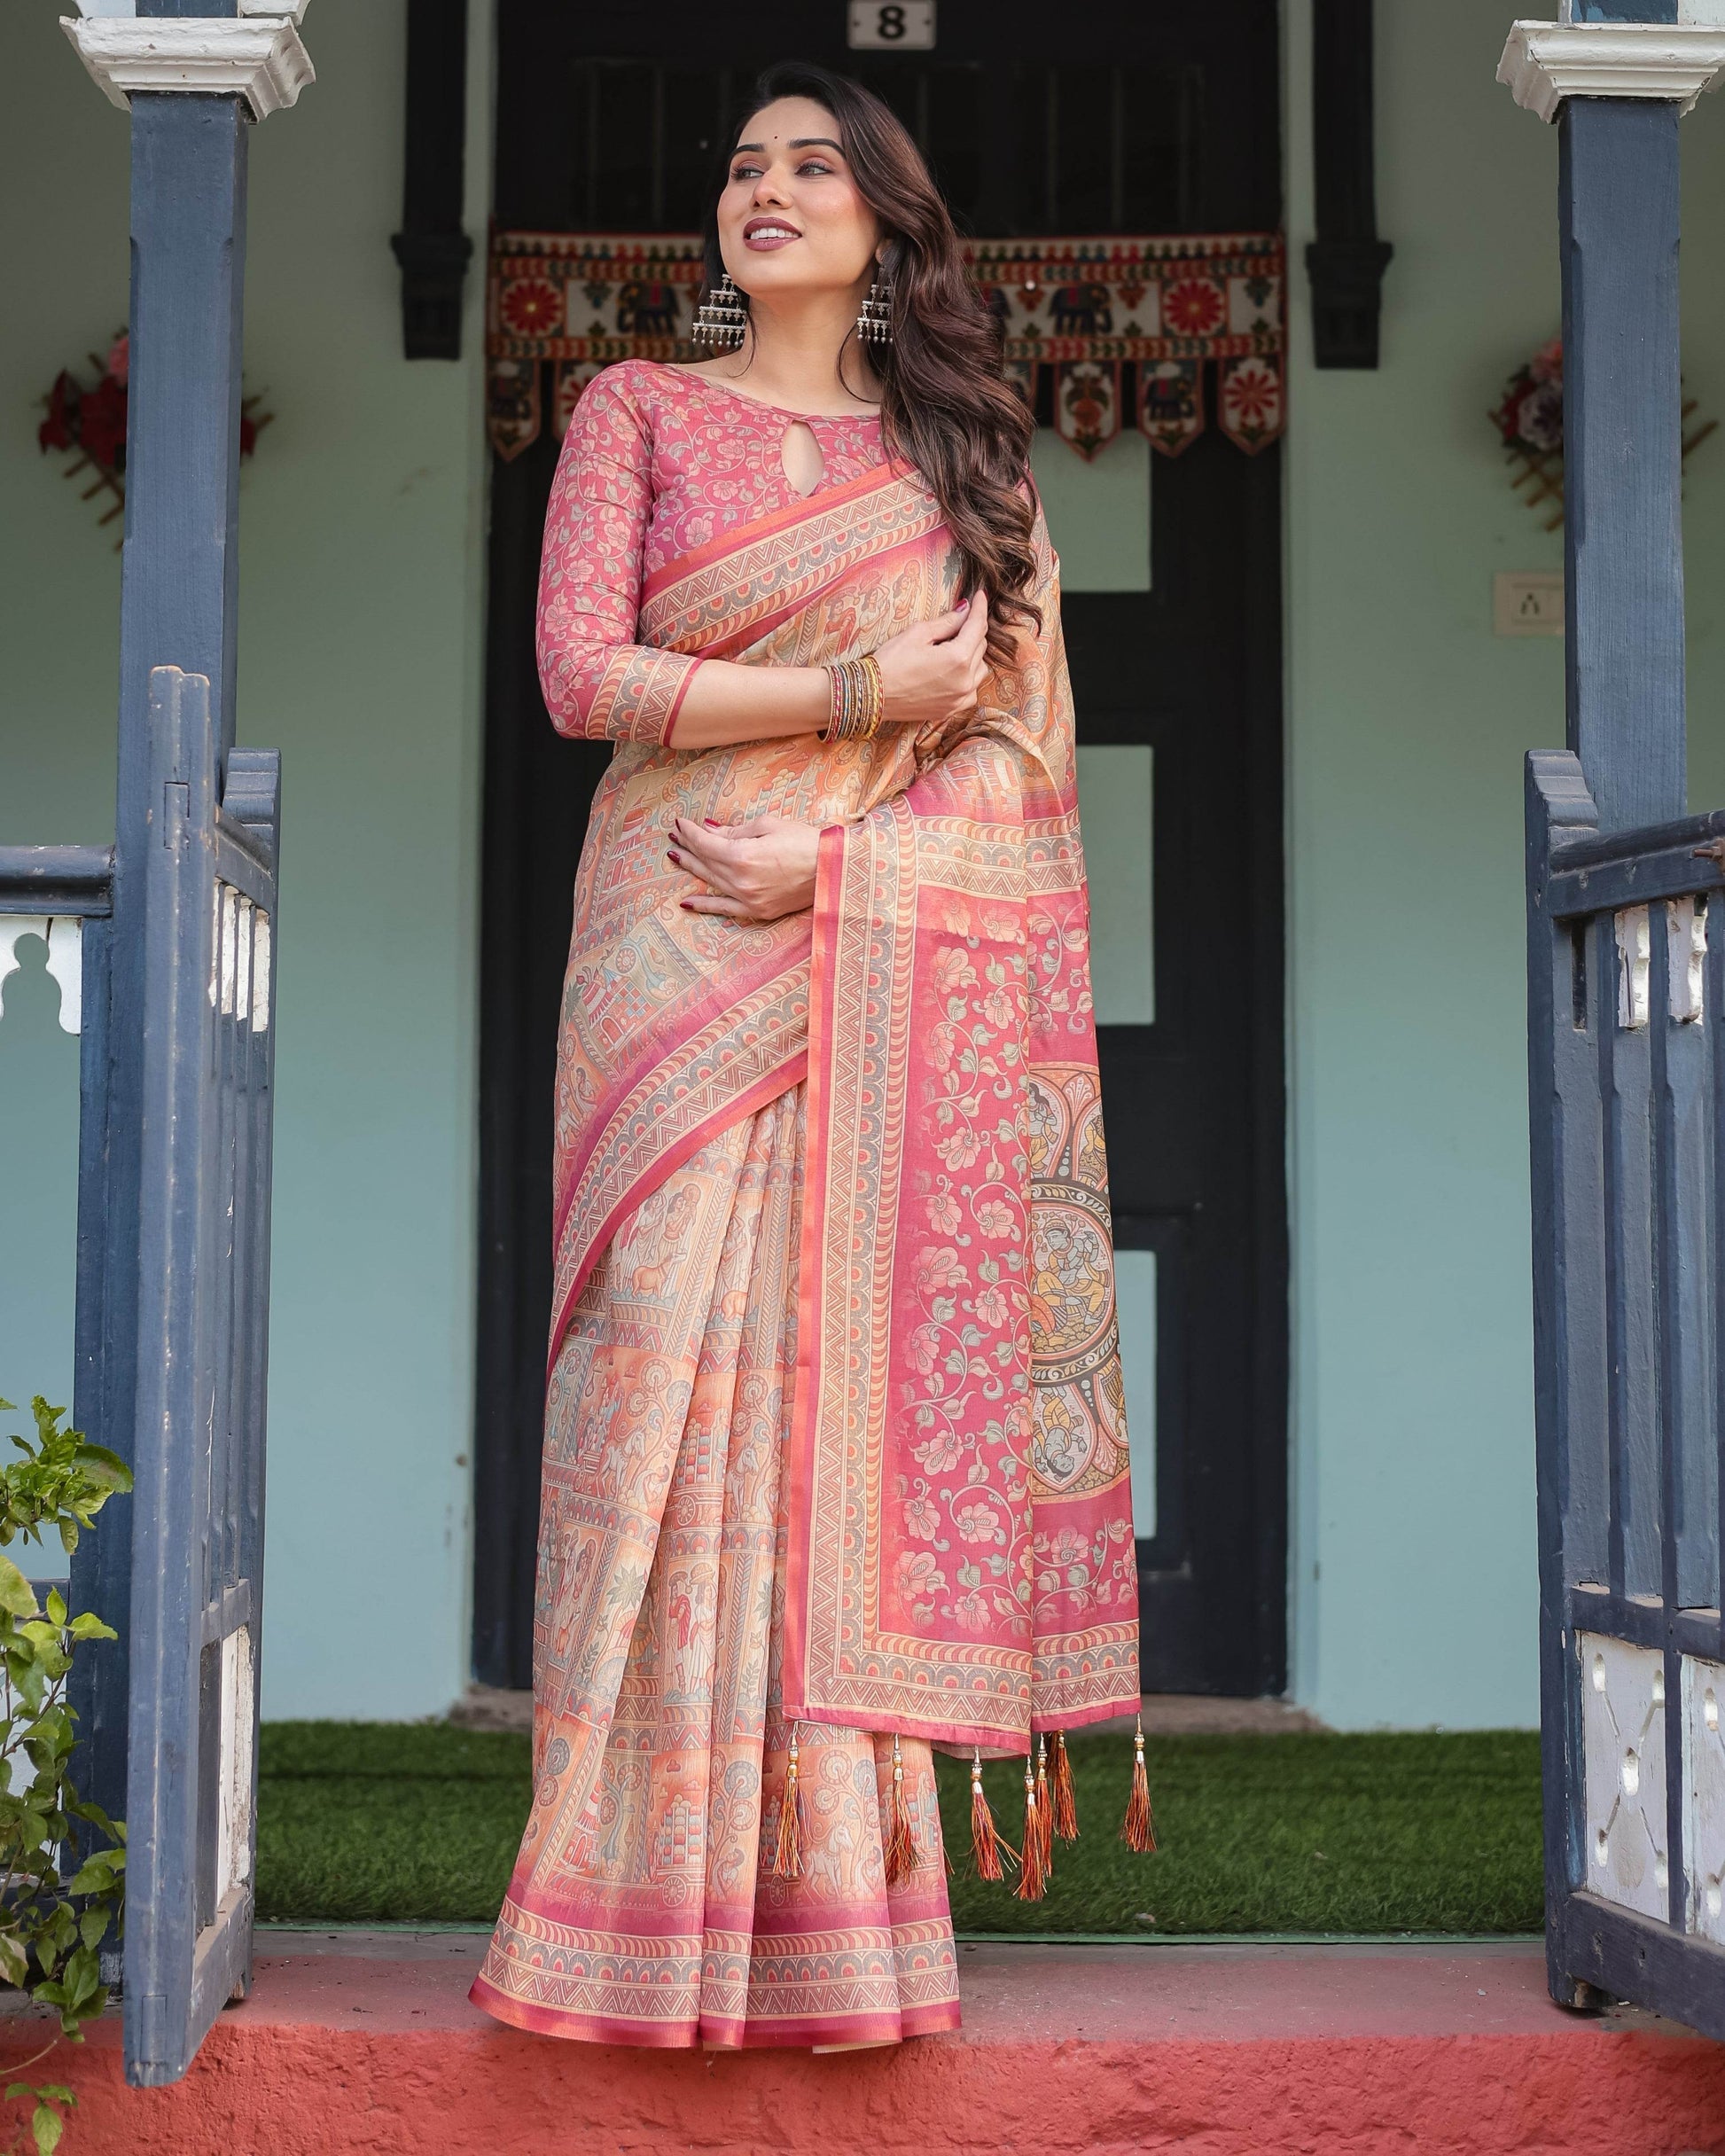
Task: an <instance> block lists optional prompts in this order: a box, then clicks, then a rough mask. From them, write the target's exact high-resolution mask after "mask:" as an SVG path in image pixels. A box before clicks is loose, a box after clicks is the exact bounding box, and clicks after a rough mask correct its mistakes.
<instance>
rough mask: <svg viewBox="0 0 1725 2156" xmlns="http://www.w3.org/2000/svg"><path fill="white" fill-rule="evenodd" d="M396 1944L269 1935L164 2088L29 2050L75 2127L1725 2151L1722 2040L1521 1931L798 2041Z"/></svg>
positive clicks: (391, 2144) (1186, 1963)
mask: <svg viewBox="0 0 1725 2156" xmlns="http://www.w3.org/2000/svg"><path fill="white" fill-rule="evenodd" d="M289 1943H292V1944H293V1946H294V1947H295V1949H297V1948H298V1947H299V1946H300V1945H301V1943H304V1944H312V1943H314V1941H313V1938H312V1936H311V1935H307V1937H306V1939H305V1940H304V1941H301V1940H300V1939H298V1938H296V1939H294V1940H293V1941H291V1942H289V1941H281V1940H279V1939H277V1940H272V1941H270V1946H271V1949H272V1950H271V1951H270V1952H269V1953H268V1954H267V1955H265V1956H264V1957H262V1958H261V1960H260V1963H259V1969H258V1981H257V1988H256V1991H255V1993H254V1996H253V1998H252V1999H251V2000H250V2002H249V2003H248V2004H246V2005H245V2006H243V2007H239V2008H237V2009H235V2010H234V2011H230V2012H229V2013H227V2014H224V2015H223V2016H222V2019H221V2020H220V2022H219V2023H218V2025H217V2027H216V2028H215V2031H214V2032H213V2033H212V2035H211V2036H210V2038H209V2040H208V2042H207V2043H206V2044H205V2047H204V2051H203V2054H202V2056H201V2058H199V2062H198V2064H197V2065H196V2066H194V2068H193V2069H192V2072H191V2075H190V2076H189V2078H188V2079H187V2080H186V2081H185V2082H183V2083H182V2084H181V2085H180V2086H179V2087H177V2088H175V2089H168V2090H148V2091H144V2092H133V2091H129V2090H126V2089H125V2088H124V2087H123V2085H122V2084H121V2076H120V2070H119V2052H118V2035H119V2032H118V2028H117V2027H116V2026H114V2025H113V2024H112V2023H108V2024H104V2025H103V2026H102V2027H100V2028H98V2029H97V2030H95V2031H93V2032H92V2034H91V2037H90V2043H89V2045H88V2047H87V2049H85V2050H84V2051H75V2050H62V2051H59V2052H58V2053H57V2054H56V2055H55V2058H54V2059H53V2062H52V2065H51V2066H48V2065H46V2064H44V2066H42V2067H41V2068H38V2069H37V2072H38V2073H39V2074H48V2073H51V2074H53V2075H54V2076H55V2077H58V2078H65V2079H67V2080H69V2081H70V2082H72V2083H73V2084H74V2086H75V2087H76V2088H77V2089H78V2090H79V2092H80V2095H81V2097H82V2113H81V2115H80V2116H79V2118H78V2120H77V2122H76V2125H75V2127H74V2129H73V2131H72V2132H71V2133H70V2134H69V2135H68V2136H67V2144H66V2145H67V2147H68V2149H75V2151H76V2152H77V2156H122V2152H123V2156H347V2152H355V2156H356V2152H361V2151H363V2152H365V2156H470V2152H471V2156H481V2152H482V2156H541V2152H543V2156H589V2152H592V2156H600V2152H604V2156H619V2152H623V2156H636V2152H649V2151H651V2152H654V2156H658V2152H662V2151H673V2150H675V2151H684V2150H689V2151H699V2152H702V2156H707V2152H712V2156H745V2152H747V2156H755V2152H760V2151H765V2150H773V2151H785V2152H802V2151H808V2152H818V2156H836V2152H840V2151H850V2150H861V2151H867V2152H869V2156H899V2152H910V2151H916V2152H918V2156H921V2152H927V2151H940V2152H943V2156H945V2152H957V2156H969V2152H982V2151H987V2152H1013V2156H1016V2152H1024V2156H1059V2152H1065V2151H1068V2150H1071V2151H1077V2150H1084V2151H1089V2152H1101V2156H1113V2152H1122V2156H1123V2152H1126V2151H1128V2150H1132V2151H1142V2150H1151V2151H1164V2150H1169V2151H1171V2150H1175V2149H1179V2150H1185V2151H1191V2152H1201V2156H1271V2152H1274V2156H1304V2152H1312V2156H1412V2152H1417V2156H1498V2152H1506V2156H1507V2152H1514V2156H1642V2152H1645V2156H1677V2152H1680V2151H1683V2152H1687V2151H1705V2152H1707V2156H1725V2046H1720V2045H1716V2044H1713V2043H1706V2042H1705V2041H1704V2040H1703V2039H1701V2038H1699V2037H1696V2036H1693V2035H1690V2034H1689V2033H1688V2032H1687V2031H1684V2030H1682V2029H1678V2028H1676V2027H1674V2026H1673V2025H1672V2024H1670V2023H1666V2022H1661V2021H1659V2020H1657V2019H1653V2018H1652V2017H1651V2016H1646V2015H1640V2014H1635V2013H1630V2012H1627V2011H1623V2012H1617V2013H1613V2014H1612V2015H1608V2016H1605V2017H1604V2018H1602V2019H1583V2018H1578V2017H1575V2016H1573V2015H1569V2014H1565V2013H1563V2012H1561V2011H1559V2010H1558V2009H1557V2007H1555V2006H1553V2005H1552V2004H1550V2002H1549V2000H1548V1999H1547V1997H1546V1996H1545V1988H1544V1972H1543V1965H1542V1961H1541V1959H1540V1957H1539V1955H1538V1953H1537V1951H1536V1950H1535V1949H1531V1948H1529V1947H1526V1946H1522V1945H1508V1944H1505V1945H1492V1946H1485V1947H1459V1948H1449V1947H1442V1948H1431V1947H1397V1948H1385V1947H1378V1946H1325V1947H1265V1946H1259V1945H1253V1944H1251V1943H1248V1942H1244V1941H1242V1942H1239V1943H1237V1944H1228V1945H1206V1946H1200V1947H1182V1946H1147V1945H1143V1944H1139V1943H1136V1942H1134V1943H1128V1944H1125V1945H1122V1946H1120V1947H1034V1946H1011V1945H986V1944H985V1945H975V1946H969V1947H964V1948H963V1949H961V1953H962V1957H963V1983H964V2029H963V2031H962V2032H961V2033H960V2034H958V2035H954V2036H946V2037H937V2038H931V2039H926V2040H925V2041H923V2042H921V2043H912V2044H908V2045H906V2046H905V2047H904V2048H903V2049H902V2051H893V2052H868V2053H851V2054H846V2055H841V2056H838V2057H828V2058H811V2057H810V2056H809V2055H808V2053H806V2052H793V2051H754V2052H749V2053H746V2054H741V2055H738V2054H731V2053H726V2054H723V2055H717V2054H714V2053H703V2052H699V2051H690V2052H666V2051H659V2052H643V2051H613V2050H608V2049H607V2050H601V2049H597V2048H595V2047H590V2046H588V2045H583V2044H566V2043H554V2042H550V2041H547V2040H545V2039H543V2038H537V2037H532V2036H526V2035H520V2034H519V2033H517V2032H516V2031H514V2030H511V2029H505V2028H500V2027H497V2025H496V2023H494V2022H491V2021H489V2020H488V2019H486V2017H485V2016H484V2015H482V2014H480V2013H479V2012H478V2011H475V2009H473V2008H472V2007H471V2006H469V2005H468V2004H467V2002H466V1999H465V1997H464V1992H465V1990H466V1987H467V1984H468V1981H469V1980H470V1977H471V1974H472V1965H473V1963H474V1961H475V1960H476V1958H477V1955H478V1951H479V1947H480V1941H478V1940H477V1939H475V1938H472V1937H454V1938H451V1937H449V1936H447V1935H446V1936H438V1937H425V1938H421V1939H418V1940H414V1939H392V1940H390V1941H388V1945H389V1947H390V1949H391V1950H392V1958H388V1959H379V1958H375V1957H376V1955H377V1954H378V1951H379V1934H377V1933H371V1934H368V1935H365V1936H364V1937H363V1938H362V1939H355V1938H353V1937H352V1936H351V1935H349V1936H347V1937H345V1938H344V1937H340V1936H338V1937H336V1938H335V1939H332V1940H328V1941H323V1940H318V1941H316V1943H318V1944H321V1945H323V1946H324V1951H321V1952H317V1953H301V1952H299V1951H297V1950H296V1951H294V1952H293V1953H291V1954H289V1953H284V1952H282V1951H281V1950H280V1949H281V1948H282V1947H283V1946H284V1945H286V1944H289ZM355 1948H360V1949H363V1950H362V1951H355V1950H354V1949H355ZM410 1957H411V1958H410ZM36 2027H39V2025H33V2024H18V2023H14V2024H12V2026H11V2027H9V2028H8V2029H7V2030H6V2032H5V2035H4V2039H3V2040H0V2065H4V2063H5V2062H7V2061H11V2060H16V2059H18V2058H21V2057H22V2056H23V2053H24V2050H25V2048H26V2043H27V2038H28V2037H29V2035H31V2034H33V2033H34V2031H35V2028H36ZM39 2040H40V2039H39V2038H38V2041H39ZM30 2048H32V2049H33V2048H35V2047H34V2045H31V2046H30Z"/></svg>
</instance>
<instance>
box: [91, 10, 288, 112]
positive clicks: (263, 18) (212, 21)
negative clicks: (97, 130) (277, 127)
mask: <svg viewBox="0 0 1725 2156" xmlns="http://www.w3.org/2000/svg"><path fill="white" fill-rule="evenodd" d="M60 27H61V28H62V29H63V30H64V31H65V32H66V35H67V36H68V37H69V38H70V39H71V40H72V42H73V43H74V45H75V46H76V47H77V48H78V57H79V59H82V62H83V64H84V66H86V67H87V68H89V70H90V74H91V75H92V77H93V78H94V79H95V81H96V82H98V83H99V84H100V85H101V87H102V89H103V90H105V92H106V94H107V97H108V99H109V102H110V103H111V104H114V105H120V106H121V108H122V109H124V108H125V107H126V106H128V105H129V104H130V103H131V96H132V92H133V91H134V90H182V91H185V90H196V91H201V92H202V93H203V94H205V95H206V96H215V97H230V98H245V99H246V103H247V104H248V105H250V106H251V108H252V117H253V119H254V120H264V119H267V118H268V117H269V114H270V113H277V112H280V111H281V110H282V109H283V108H284V107H285V106H286V105H292V104H293V103H294V101H295V100H296V99H297V98H298V97H299V95H300V92H301V90H303V89H304V88H305V86H306V84H307V83H308V82H315V81H316V75H315V74H314V73H313V71H312V65H311V56H310V55H309V54H308V52H307V51H306V48H305V46H304V44H303V43H301V37H300V33H299V31H298V29H297V28H296V27H294V25H293V21H291V20H289V19H288V17H287V16H286V15H285V14H282V13H278V14H275V15H257V16H253V17H251V18H250V19H249V20H246V19H242V18H239V17H237V16H232V15H150V16H144V17H143V18H141V19H138V20H132V19H129V18H128V17H125V16H120V15H89V16H85V17H83V18H82V20H79V19H76V18H74V17H68V16H64V15H63V16H62V17H61V18H60Z"/></svg>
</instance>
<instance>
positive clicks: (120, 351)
mask: <svg viewBox="0 0 1725 2156" xmlns="http://www.w3.org/2000/svg"><path fill="white" fill-rule="evenodd" d="M107 371H108V373H110V374H111V375H113V379H114V380H115V381H117V382H118V383H119V385H120V387H121V388H122V389H123V388H125V387H126V380H127V377H128V376H129V374H130V372H131V371H132V333H131V332H130V331H129V330H121V332H120V334H119V336H117V337H116V338H115V339H114V340H113V344H112V345H111V346H110V347H109V349H108V364H107Z"/></svg>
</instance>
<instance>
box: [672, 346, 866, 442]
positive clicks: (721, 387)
mask: <svg viewBox="0 0 1725 2156" xmlns="http://www.w3.org/2000/svg"><path fill="white" fill-rule="evenodd" d="M652 364H653V365H655V366H660V367H662V368H663V369H664V370H665V371H666V373H667V374H676V375H681V376H682V378H683V379H684V380H685V381H690V382H693V383H695V384H696V385H697V387H700V388H703V389H716V390H718V391H720V392H721V393H722V394H723V395H725V396H728V397H732V398H734V399H735V400H736V402H738V403H739V404H746V405H747V406H748V407H749V409H750V410H752V411H761V412H766V413H767V414H768V415H769V417H770V418H775V419H787V420H790V421H792V422H793V423H795V422H800V423H801V425H803V426H808V427H814V426H879V424H880V407H879V405H878V404H870V405H865V406H863V407H862V409H861V410H856V411H792V409H791V407H790V406H789V405H788V404H769V402H768V401H767V400H766V398H765V397H752V396H750V395H749V394H748V393H747V391H746V390H742V389H738V387H737V386H736V384H735V383H734V382H727V381H724V380H722V379H721V378H720V377H719V376H718V375H716V374H697V373H696V372H695V371H694V369H693V368H692V367H683V366H679V365H678V364H677V363H676V362H675V360H669V359H661V360H656V361H653V362H652Z"/></svg>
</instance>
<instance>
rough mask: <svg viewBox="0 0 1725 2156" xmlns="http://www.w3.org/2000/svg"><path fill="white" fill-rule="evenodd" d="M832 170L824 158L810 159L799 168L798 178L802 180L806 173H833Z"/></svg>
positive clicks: (806, 159) (805, 160)
mask: <svg viewBox="0 0 1725 2156" xmlns="http://www.w3.org/2000/svg"><path fill="white" fill-rule="evenodd" d="M831 169H832V168H831V165H829V164H828V163H827V162H826V160H825V159H824V158H819V157H808V158H805V159H804V160H803V161H802V163H801V164H800V165H799V166H798V167H797V177H798V178H799V179H800V178H801V177H802V176H803V175H804V173H806V172H816V173H819V172H831Z"/></svg>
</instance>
